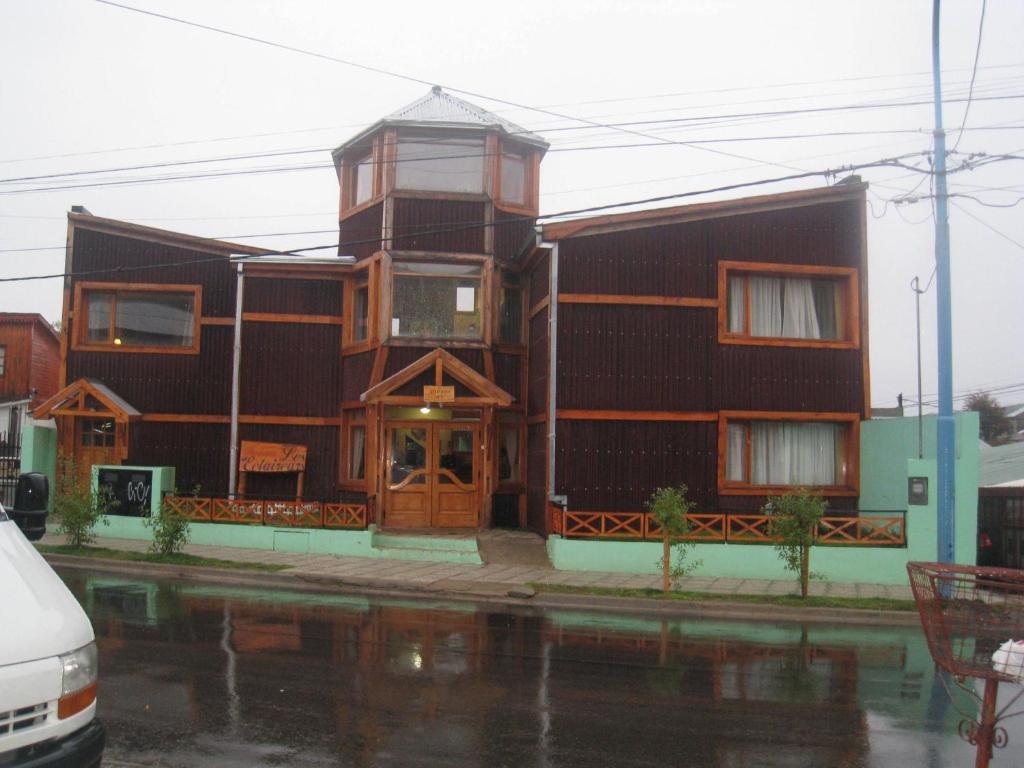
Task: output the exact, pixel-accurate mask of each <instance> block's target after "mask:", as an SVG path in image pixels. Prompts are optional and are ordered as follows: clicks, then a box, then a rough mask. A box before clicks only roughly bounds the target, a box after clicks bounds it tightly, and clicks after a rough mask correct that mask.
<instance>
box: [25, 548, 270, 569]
mask: <svg viewBox="0 0 1024 768" xmlns="http://www.w3.org/2000/svg"><path fill="white" fill-rule="evenodd" d="M36 549H38V550H39V551H40V552H42V553H43V554H47V555H51V554H52V555H71V556H72V557H90V558H94V559H96V560H128V561H131V562H139V563H163V564H165V565H192V566H201V567H203V568H229V569H232V570H238V571H266V572H273V571H282V570H284V569H285V568H288V567H289V566H287V565H276V564H271V563H248V562H241V561H238V560H218V559H217V558H214V557H197V556H196V555H186V554H185V553H184V552H178V553H176V554H173V555H160V554H156V553H154V552H126V551H124V550H121V549H107V548H106V547H72V546H68V545H67V544H59V545H52V544H36Z"/></svg>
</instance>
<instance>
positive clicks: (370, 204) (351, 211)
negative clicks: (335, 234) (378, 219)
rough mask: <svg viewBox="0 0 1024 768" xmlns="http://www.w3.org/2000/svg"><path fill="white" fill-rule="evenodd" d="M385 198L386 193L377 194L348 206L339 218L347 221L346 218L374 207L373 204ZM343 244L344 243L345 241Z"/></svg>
mask: <svg viewBox="0 0 1024 768" xmlns="http://www.w3.org/2000/svg"><path fill="white" fill-rule="evenodd" d="M383 200H384V195H377V196H376V197H371V198H370V199H369V200H367V201H366V202H365V203H360V204H359V205H354V206H352V207H351V208H348V209H346V210H345V211H343V212H342V214H341V216H340V217H339V220H340V221H345V219H347V218H349V217H350V216H355V215H356V214H357V213H362V212H363V211H365V210H366V209H368V208H373V206H375V205H377V204H378V203H380V202H382V201H383ZM342 245H344V243H343V244H342Z"/></svg>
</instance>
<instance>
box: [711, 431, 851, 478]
mask: <svg viewBox="0 0 1024 768" xmlns="http://www.w3.org/2000/svg"><path fill="white" fill-rule="evenodd" d="M832 416H833V417H834V418H829V419H827V420H826V419H819V418H818V417H817V415H815V417H814V418H808V417H807V416H806V415H804V414H757V415H752V416H751V417H749V418H748V417H747V416H746V415H745V414H724V415H723V417H722V418H723V425H724V426H723V427H722V428H721V434H720V439H721V440H722V443H723V444H722V449H721V455H722V456H723V457H724V466H723V467H721V468H720V473H719V478H720V482H719V485H720V490H721V491H722V492H723V493H730V492H744V489H761V490H763V489H784V488H797V487H803V488H831V489H850V488H852V487H854V486H855V485H856V477H855V466H854V465H855V456H856V451H857V445H856V443H857V428H856V425H857V417H856V416H855V415H845V414H834V415H832Z"/></svg>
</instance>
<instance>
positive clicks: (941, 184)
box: [932, 0, 956, 563]
mask: <svg viewBox="0 0 1024 768" xmlns="http://www.w3.org/2000/svg"><path fill="white" fill-rule="evenodd" d="M933 2H934V4H933V5H932V78H933V80H934V83H935V132H934V135H935V287H936V294H937V299H938V328H937V330H938V341H939V343H938V353H939V423H938V435H937V438H938V439H937V442H936V447H937V454H938V455H937V457H936V458H937V460H938V461H937V464H938V481H939V488H938V513H939V520H938V529H939V546H938V558H937V559H938V561H939V562H940V563H952V562H953V561H954V560H955V554H956V551H955V541H954V535H953V532H954V529H955V528H954V499H955V498H956V474H955V473H956V425H955V422H954V421H953V319H952V298H951V296H952V294H951V291H950V285H949V278H950V275H949V272H950V270H949V208H948V202H949V201H948V194H947V191H946V133H945V131H944V130H943V129H942V69H941V66H940V64H939V5H940V0H933Z"/></svg>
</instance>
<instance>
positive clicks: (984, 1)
mask: <svg viewBox="0 0 1024 768" xmlns="http://www.w3.org/2000/svg"><path fill="white" fill-rule="evenodd" d="M987 5H988V0H981V19H980V20H979V21H978V45H977V47H976V48H975V49H974V67H973V68H972V70H971V85H970V87H969V88H968V89H967V105H966V106H965V107H964V119H963V120H962V121H961V123H960V135H959V136H957V137H956V144H954V145H953V151H954V152H956V148H957V147H959V146H960V141H961V140H962V139H963V137H964V129H965V128H966V127H967V115H968V113H969V112H970V111H971V97H972V96H973V95H974V77H975V75H977V74H978V58H979V57H980V56H981V33H982V32H983V31H984V29H985V6H987Z"/></svg>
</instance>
